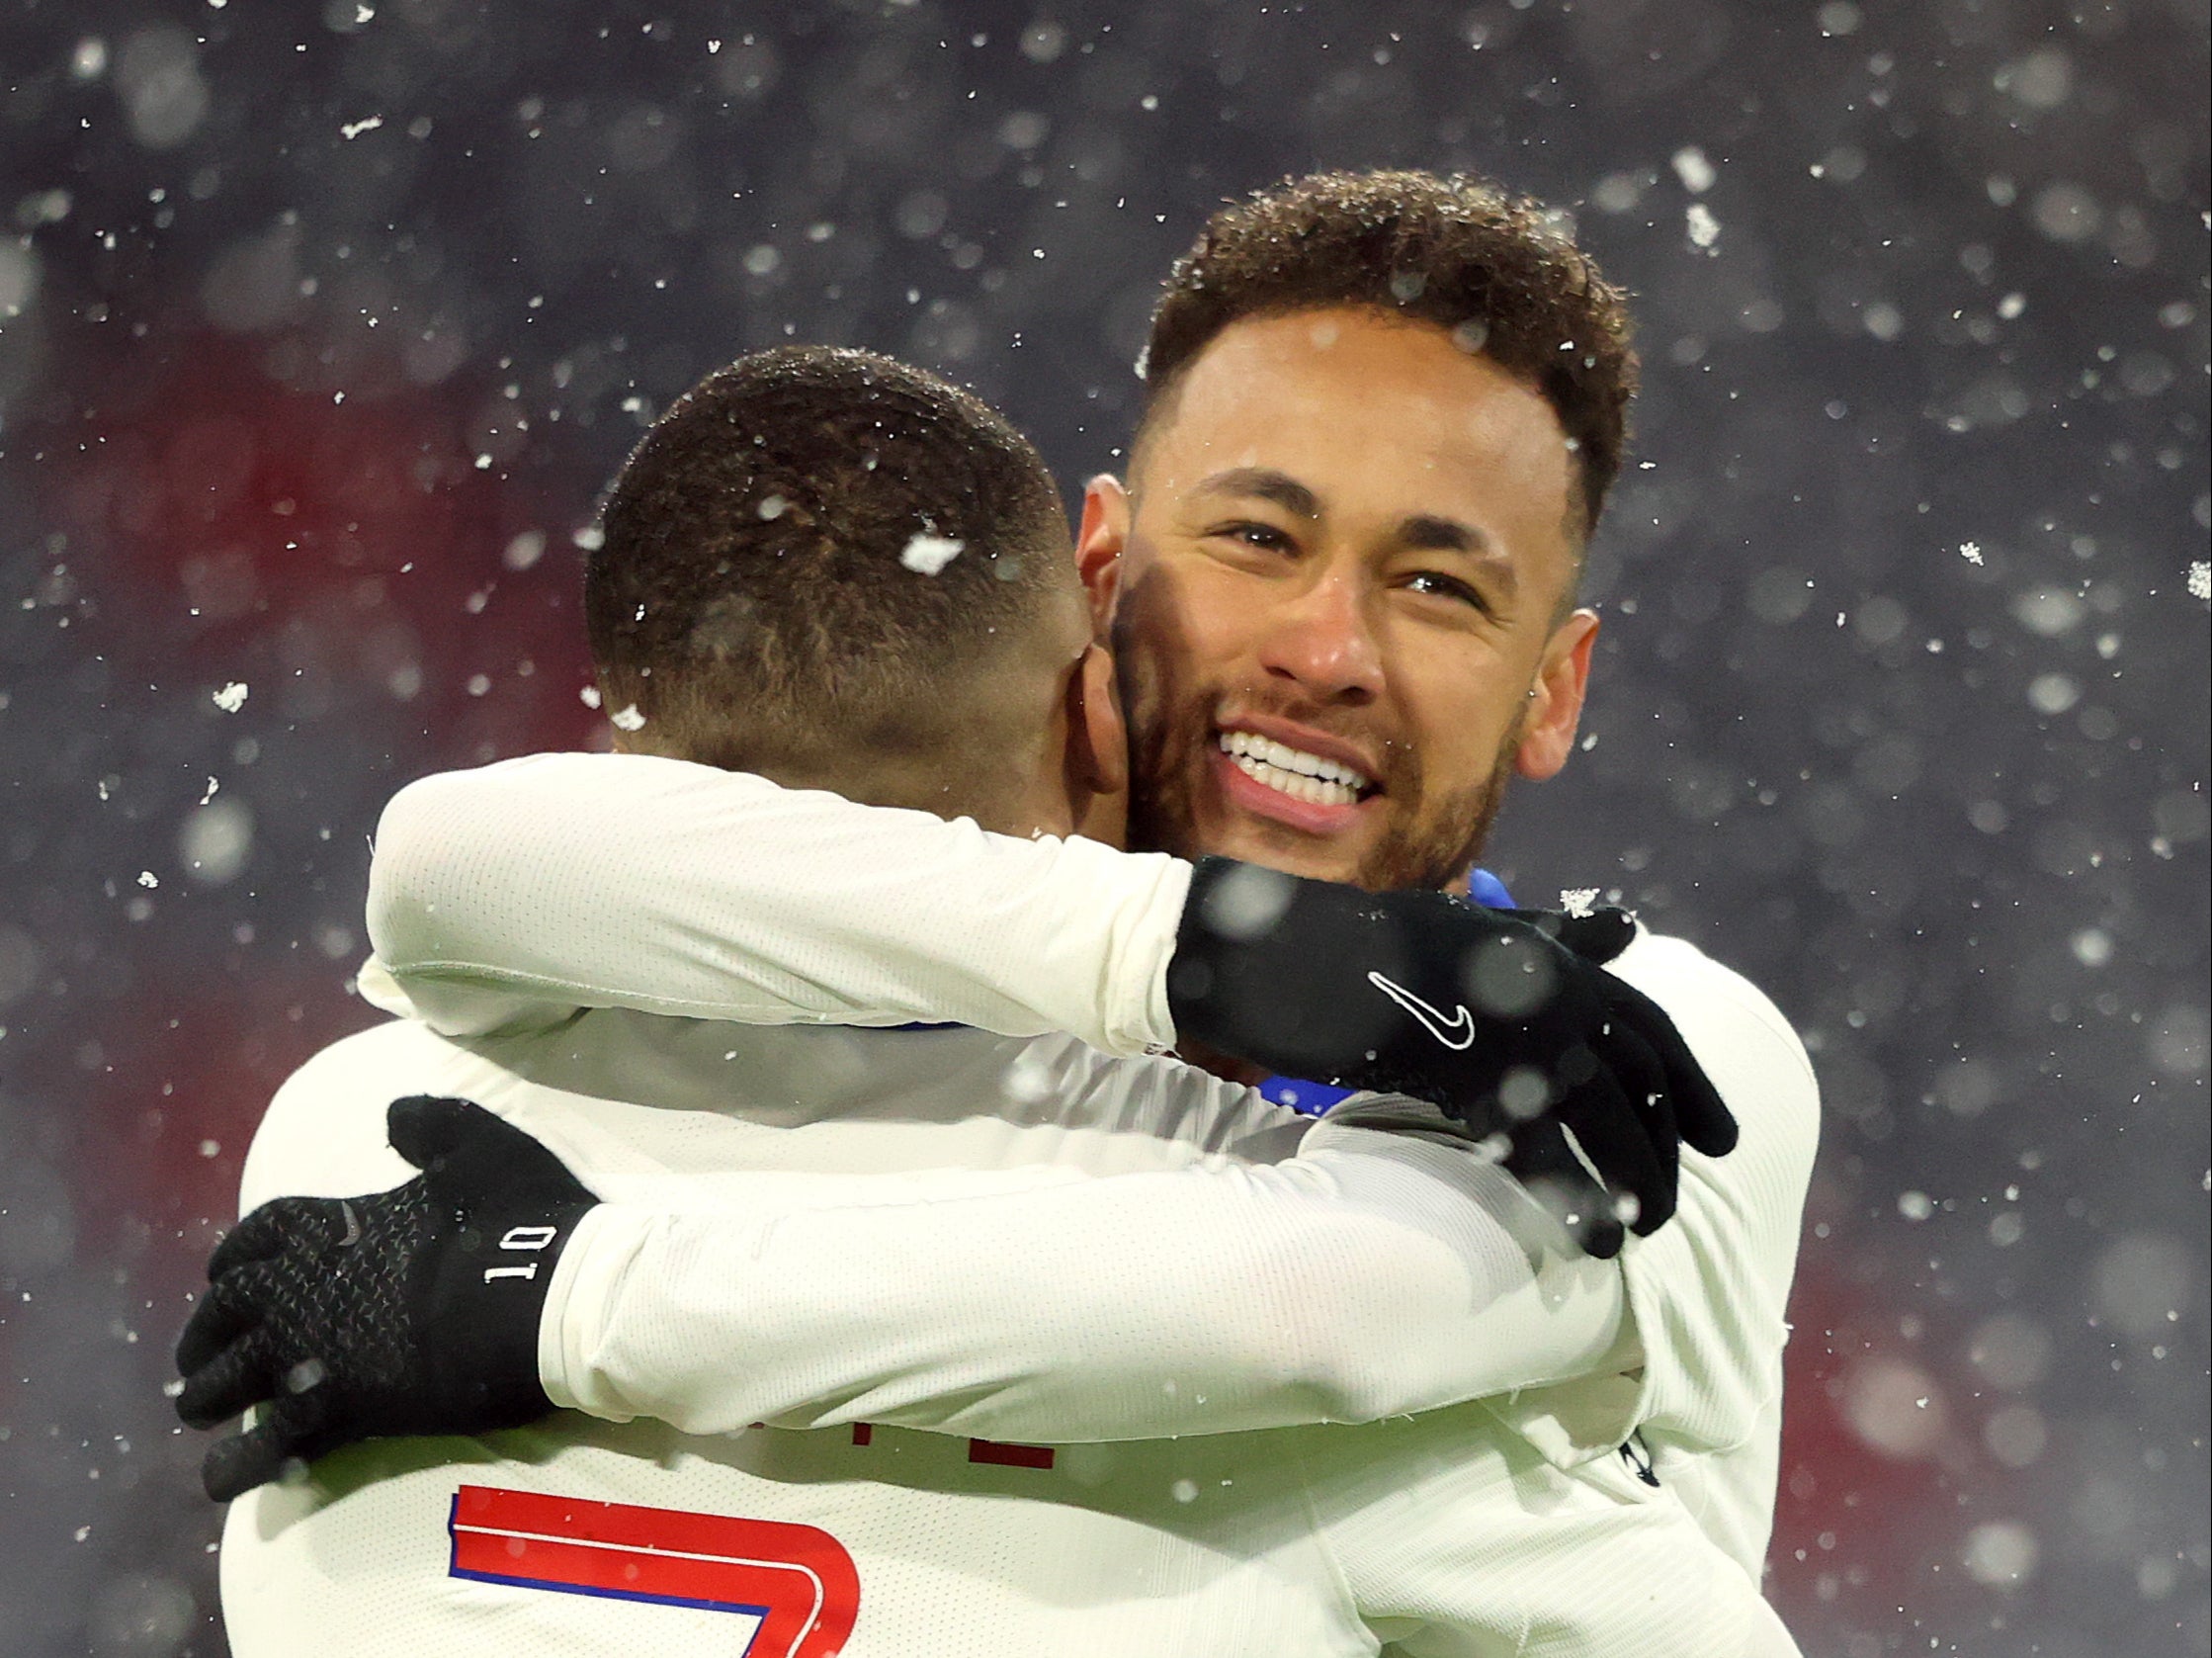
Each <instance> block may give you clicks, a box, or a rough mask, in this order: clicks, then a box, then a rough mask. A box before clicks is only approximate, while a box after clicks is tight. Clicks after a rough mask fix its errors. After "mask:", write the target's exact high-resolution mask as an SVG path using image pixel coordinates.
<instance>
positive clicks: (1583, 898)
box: [1559, 887, 1597, 920]
mask: <svg viewBox="0 0 2212 1658" xmlns="http://www.w3.org/2000/svg"><path fill="white" fill-rule="evenodd" d="M1559 902H1560V908H1561V909H1563V910H1565V911H1566V912H1567V913H1568V914H1569V915H1570V916H1574V917H1575V918H1576V919H1577V920H1579V919H1580V918H1581V917H1582V916H1587V915H1588V914H1589V913H1590V912H1591V911H1592V910H1593V909H1595V908H1596V905H1597V889H1596V888H1595V887H1562V888H1561V889H1560V895H1559Z"/></svg>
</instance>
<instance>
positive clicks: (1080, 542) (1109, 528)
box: [1075, 473, 1129, 639]
mask: <svg viewBox="0 0 2212 1658" xmlns="http://www.w3.org/2000/svg"><path fill="white" fill-rule="evenodd" d="M1128 544H1129V491H1128V490H1127V489H1125V488H1124V487H1123V486H1122V480H1120V479H1118V478H1116V477H1115V476H1114V475H1113V474H1112V473H1100V474H1099V475H1098V476H1097V477H1096V478H1094V479H1092V480H1090V482H1089V483H1087V484H1085V485H1084V487H1083V518H1082V523H1081V525H1080V527H1079V528H1078V529H1077V530H1076V532H1075V572H1076V573H1077V574H1078V575H1080V576H1081V577H1082V581H1083V592H1084V593H1085V594H1086V595H1087V596H1088V598H1089V600H1090V615H1091V631H1092V634H1093V636H1094V637H1096V638H1098V639H1104V638H1106V637H1107V631H1108V628H1109V627H1110V625H1111V624H1112V622H1113V617H1114V602H1115V600H1116V599H1117V598H1119V597H1120V595H1121V574H1122V564H1121V561H1122V549H1123V548H1124V547H1126V546H1127V545H1128Z"/></svg>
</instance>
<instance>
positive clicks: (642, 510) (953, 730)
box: [584, 346, 1075, 779]
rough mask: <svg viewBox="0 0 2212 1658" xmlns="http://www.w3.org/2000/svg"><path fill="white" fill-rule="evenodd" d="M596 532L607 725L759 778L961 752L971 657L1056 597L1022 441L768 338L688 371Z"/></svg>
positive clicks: (595, 611)
mask: <svg viewBox="0 0 2212 1658" xmlns="http://www.w3.org/2000/svg"><path fill="white" fill-rule="evenodd" d="M601 526H602V530H601V534H602V540H601V543H600V545H599V546H598V548H597V549H595V550H594V551H593V552H592V553H591V554H590V556H589V558H588V560H587V562H586V566H585V574H584V619H585V625H586V629H587V631H588V633H589V635H590V639H591V651H592V657H593V660H594V662H595V663H596V665H597V667H598V670H599V676H600V681H601V686H602V690H603V693H604V695H605V696H606V698H607V699H608V705H609V711H610V713H612V714H613V715H614V718H615V722H616V724H617V726H618V727H623V728H626V729H630V730H633V731H636V732H638V733H639V734H640V735H639V736H638V737H634V738H633V739H631V740H630V741H631V742H633V743H634V745H636V746H638V747H642V748H648V749H651V750H652V751H654V752H658V753H664V754H673V755H677V756H679V757H682V758H687V759H693V760H698V761H701V762H704V763H707V764H712V765H723V766H727V767H730V768H732V769H738V770H748V771H763V772H768V773H770V774H772V775H786V774H789V773H790V772H792V771H794V770H796V771H797V772H799V773H800V774H801V775H803V776H806V777H808V779H818V778H820V777H822V776H825V775H829V774H832V773H841V772H842V770H843V769H844V768H846V767H847V766H848V765H852V764H859V765H865V764H866V763H867V760H868V758H869V756H871V755H877V756H885V755H889V756H896V757H898V758H900V759H902V760H903V761H906V762H908V763H910V764H912V765H914V766H917V767H918V766H924V765H926V764H928V763H930V762H932V761H944V760H949V759H950V758H952V757H953V756H955V755H957V754H959V753H960V752H962V751H963V750H964V748H965V747H968V746H973V744H974V743H975V742H977V741H978V740H979V739H982V738H985V737H987V736H988V735H989V734H988V731H987V729H978V722H982V723H983V725H984V726H985V727H987V723H988V720H989V709H988V696H987V693H988V689H989V681H990V678H991V673H990V670H991V668H992V666H993V664H994V663H995V662H998V661H1003V660H1008V659H1010V655H1009V654H1010V653H1013V652H1015V651H1017V650H1018V649H1019V648H1020V647H1022V646H1023V645H1024V644H1025V642H1031V641H1033V639H1034V636H1035V635H1036V632H1037V629H1036V626H1035V624H1036V622H1037V620H1038V618H1039V617H1040V616H1041V615H1042V614H1043V613H1044V612H1045V611H1046V609H1047V607H1048V604H1049V602H1050V598H1051V595H1054V594H1056V593H1063V592H1068V591H1072V590H1073V589H1074V581H1075V578H1074V573H1073V561H1072V559H1071V558H1070V556H1069V554H1068V551H1067V525H1066V518H1065V515H1064V513H1063V509H1062V506H1061V501H1060V495H1059V491H1058V489H1057V487H1056V486H1055V484H1054V482H1053V480H1052V476H1051V474H1050V473H1049V472H1048V471H1047V470H1046V467H1045V464H1044V462H1043V460H1042V459H1041V458H1040V457H1039V456H1038V454H1037V451H1036V450H1035V449H1034V448H1033V447H1032V446H1031V445H1030V443H1029V441H1028V440H1027V439H1026V438H1024V437H1023V436H1022V435H1021V434H1020V433H1019V432H1017V431H1016V430H1015V429H1014V428H1013V427H1012V426H1011V425H1010V424H1008V423H1007V421H1006V420H1005V419H1004V418H1003V417H1002V416H1000V415H998V414H997V413H995V412H994V411H993V410H991V409H990V408H989V407H988V406H986V405H985V404H984V403H983V402H981V401H980V400H979V399H978V398H977V397H975V396H973V395H972V394H970V393H967V392H964V391H961V390H960V389H959V388H957V387H954V386H951V385H948V384H947V383H946V382H944V381H942V380H939V379H938V378H937V377H935V376H934V375H930V374H926V373H924V372H923V371H922V370H919V369H914V368H909V367H907V366H906V365H905V364H902V363H896V362H893V361H892V360H891V359H889V358H886V357H878V356H875V355H873V354H872V353H868V352H862V351H846V350H836V349H831V348H828V347H821V346H795V347H786V348H782V349H779V350H774V351H764V352H761V353H758V354H757V355H754V356H750V357H745V358H742V359H740V360H739V361H737V362H735V363H732V364H730V365H729V366H728V367H727V368H724V369H720V370H718V371H716V372H715V373H714V374H712V375H709V376H708V377H707V378H706V379H705V380H704V381H702V382H701V383H700V384H699V385H698V386H696V387H694V388H693V389H692V390H691V391H690V392H689V393H686V394H685V395H684V396H683V397H682V398H681V399H680V400H678V401H677V402H676V403H675V405H674V406H673V407H671V408H670V409H669V410H668V411H667V413H665V414H663V415H662V416H661V417H660V418H659V419H658V420H657V421H655V422H654V424H653V427H652V429H651V430H650V431H649V432H647V433H646V434H645V437H644V439H643V441H642V442H640V443H639V444H638V448H637V450H636V451H635V452H634V453H633V454H632V455H631V457H630V459H629V461H628V462H627V463H626V464H625V465H624V467H623V469H622V472H621V474H620V476H619V477H618V478H617V479H616V480H615V484H614V487H613V489H612V491H611V492H610V494H609V496H608V499H607V502H606V505H605V508H604V511H603V513H602V517H601ZM633 710H635V712H634V713H633V712H632V711H633ZM1021 717H1023V718H1025V719H1028V720H1030V721H1031V722H1034V719H1035V713H1034V711H1033V710H1029V709H1027V708H1024V709H1022V710H1021ZM640 721H641V722H642V724H641V725H640V724H639V722H640Z"/></svg>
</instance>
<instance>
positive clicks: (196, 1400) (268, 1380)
mask: <svg viewBox="0 0 2212 1658" xmlns="http://www.w3.org/2000/svg"><path fill="white" fill-rule="evenodd" d="M270 1347H271V1344H270V1341H269V1338H268V1336H267V1334H266V1333H265V1332H263V1331H259V1330H253V1331H248V1332H247V1333H246V1334H245V1335H243V1336H241V1337H240V1338H239V1339H238V1340H237V1341H235V1342H232V1343H231V1344H230V1345H229V1346H228V1347H226V1348H224V1349H223V1350H222V1351H221V1352H220V1353H216V1354H215V1355H214V1356H213V1357H212V1358H210V1359H208V1360H207V1361H206V1362H205V1363H202V1364H197V1365H195V1366H193V1368H192V1369H190V1370H188V1371H186V1372H185V1378H184V1387H183V1389H182V1390H181V1391H180V1392H179V1393H178V1394H177V1416H178V1418H179V1420H181V1421H182V1422H183V1423H184V1425H185V1426H186V1427H187V1428H213V1427H214V1426H215V1425H216V1424H217V1423H220V1422H228V1421H229V1420H230V1419H231V1418H232V1417H234V1416H238V1415H240V1414H242V1413H243V1412H244V1411H245V1410H246V1409H247V1408H248V1407H250V1406H253V1405H258V1404H261V1403H262V1402H263V1401H264V1400H268V1399H273V1398H276V1397H278V1396H279V1395H280V1394H281V1393H282V1392H283V1387H282V1383H281V1379H280V1378H279V1377H278V1376H276V1375H275V1374H274V1373H273V1372H274V1370H275V1368H276V1363H275V1355H274V1354H273V1353H271V1351H270Z"/></svg>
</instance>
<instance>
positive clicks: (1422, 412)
mask: <svg viewBox="0 0 2212 1658" xmlns="http://www.w3.org/2000/svg"><path fill="white" fill-rule="evenodd" d="M1238 473H1242V474H1248V475H1258V474H1263V473H1272V474H1276V475H1280V476H1281V477H1283V478H1287V479H1289V480H1295V482H1296V483H1297V484H1298V485H1300V486H1302V487H1303V488H1305V489H1307V490H1309V491H1312V492H1313V493H1315V494H1316V495H1318V496H1319V497H1320V499H1321V502H1322V504H1324V505H1329V504H1336V505H1342V504H1345V502H1346V501H1347V500H1348V499H1349V498H1351V497H1355V496H1357V497H1368V498H1370V499H1372V498H1373V497H1374V496H1376V495H1378V494H1381V493H1386V492H1387V493H1390V494H1392V495H1396V496H1399V497H1401V500H1400V502H1399V506H1398V510H1397V511H1396V512H1395V513H1394V516H1398V515H1405V514H1413V513H1422V512H1434V513H1436V514H1437V515H1439V516H1442V517H1446V518H1461V519H1464V518H1468V517H1469V516H1471V515H1473V516H1476V517H1485V516H1489V515H1492V514H1494V513H1495V512H1497V511H1500V510H1504V511H1508V512H1515V513H1518V512H1520V511H1529V512H1533V513H1535V514H1537V515H1538V516H1541V517H1543V518H1545V519H1547V520H1549V521H1552V522H1558V521H1560V520H1561V518H1562V517H1563V515H1564V512H1565V508H1566V504H1567V502H1568V499H1569V496H1570V494H1571V492H1572V489H1573V484H1574V467H1573V462H1572V457H1571V455H1570V452H1569V450H1568V447H1567V440H1566V436H1565V434H1564V433H1563V432H1562V430H1561V428H1560V425H1559V420H1558V416H1557V415H1556V414H1555V413H1554V411H1553V409H1552V406H1551V404H1550V403H1549V402H1548V401H1546V400H1545V398H1544V397H1543V395H1542V394H1541V393H1538V392H1537V391H1535V390H1534V389H1533V388H1531V387H1528V386H1527V385H1525V384H1523V383H1522V382H1521V381H1519V380H1517V379H1516V378H1515V377H1513V376H1512V375H1511V374H1509V373H1508V372H1507V371H1505V370H1504V369H1502V368H1500V367H1498V365H1497V364H1495V363H1494V362H1492V361H1491V360H1489V358H1486V357H1483V356H1481V355H1479V354H1470V353H1468V352H1466V351H1464V350H1462V349H1461V348H1460V347H1459V346H1457V345H1456V344H1455V343H1454V342H1453V339H1452V336H1451V335H1450V334H1449V333H1448V332H1447V331H1446V330H1444V329H1443V328H1441V327H1439V326H1436V325H1434V324H1430V323H1426V322H1404V321H1399V320H1397V319H1394V318H1390V317H1387V316H1382V315H1380V314H1370V313H1366V312H1361V311H1343V310H1326V311H1306V312H1295V313H1292V314H1290V315H1285V316H1272V317H1262V318H1251V319H1246V320H1244V321H1240V322H1237V323H1234V324H1232V325H1231V326H1230V327H1229V328H1227V329H1225V330H1224V331H1223V332H1222V334H1221V335H1220V337H1219V338H1217V339H1215V340H1214V341H1212V342H1211V343H1210V344H1209V345H1208V346H1207V347H1206V349H1205V350H1204V351H1203V352H1201V353H1200V354H1199V356H1198V357H1197V359H1196V360H1194V361H1193V362H1192V363H1191V364H1190V366H1189V367H1188V368H1187V369H1185V370H1184V372H1183V373H1182V374H1181V375H1180V376H1178V377H1177V383H1176V384H1175V385H1174V386H1173V387H1171V388H1169V389H1168V390H1167V391H1166V393H1165V394H1164V396H1163V397H1162V399H1161V401H1160V403H1159V404H1158V405H1157V406H1155V408H1154V409H1153V411H1152V412H1151V414H1150V416H1149V418H1148V420H1147V422H1146V427H1145V432H1144V439H1143V442H1142V444H1141V445H1140V447H1139V451H1138V453H1137V455H1136V456H1134V457H1133V468H1132V481H1133V483H1136V484H1137V485H1138V487H1139V488H1140V490H1143V491H1150V490H1154V489H1163V490H1165V491H1167V492H1169V493H1171V494H1175V495H1185V494H1188V493H1190V492H1191V491H1193V490H1196V489H1199V488H1201V487H1207V488H1211V487H1214V486H1215V485H1216V484H1217V483H1218V481H1219V480H1220V479H1221V478H1222V477H1223V475H1225V474H1238ZM1478 506H1480V507H1481V508H1482V509H1483V510H1482V511H1481V512H1479V513H1478V512H1477V511H1476V508H1477V507H1478Z"/></svg>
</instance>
